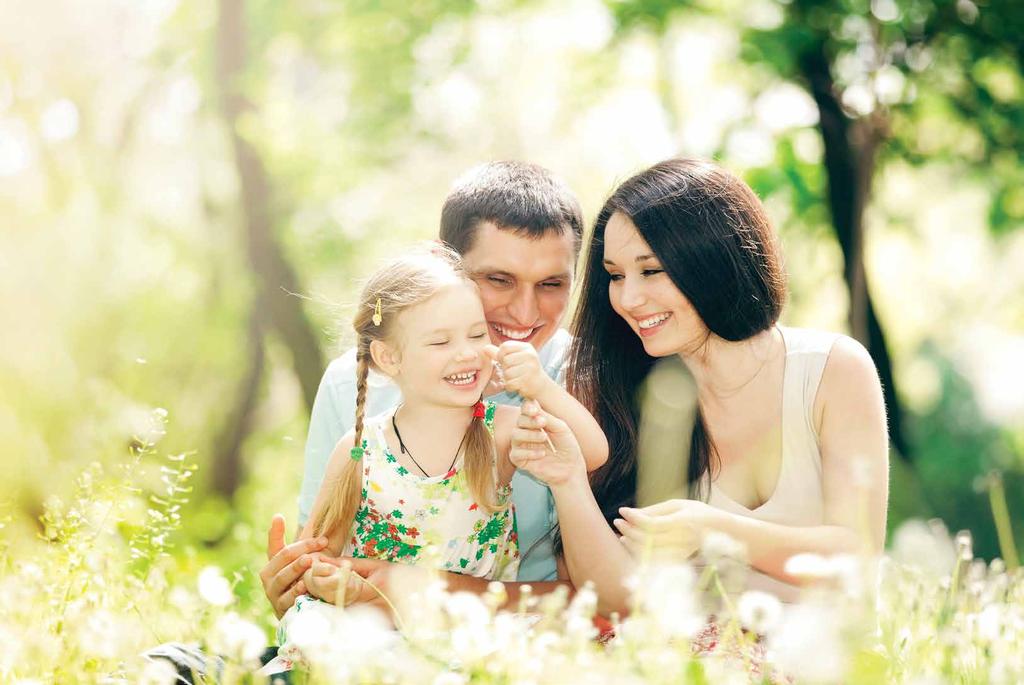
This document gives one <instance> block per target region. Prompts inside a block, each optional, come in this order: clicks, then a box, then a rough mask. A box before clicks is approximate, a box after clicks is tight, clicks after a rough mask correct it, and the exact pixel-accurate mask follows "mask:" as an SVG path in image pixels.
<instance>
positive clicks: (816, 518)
mask: <svg viewBox="0 0 1024 685" xmlns="http://www.w3.org/2000/svg"><path fill="white" fill-rule="evenodd" d="M779 330H780V331H781V333H782V339H783V342H784V343H785V345H786V366H785V369H784V371H783V377H782V426H781V434H782V464H781V465H780V468H779V480H778V483H777V484H776V486H775V491H774V492H773V493H772V494H771V496H770V497H769V498H768V499H767V500H766V501H765V502H764V503H763V504H762V505H761V506H759V507H757V508H756V509H747V508H746V507H745V506H743V505H742V504H740V503H738V502H736V501H735V500H733V499H732V498H730V497H729V496H728V495H726V494H725V493H724V492H722V491H721V490H719V489H718V487H717V485H716V484H715V483H714V482H712V483H711V488H710V495H709V498H708V504H710V505H711V506H713V507H717V508H719V509H722V510H724V511H728V512H730V513H732V514H737V515H740V516H749V517H750V518H754V519H757V520H759V521H768V522H771V523H778V524H782V525H787V526H819V525H823V524H824V522H825V505H824V504H825V503H824V490H823V486H822V482H821V450H820V447H819V444H818V432H817V430H816V428H815V425H814V400H815V398H816V397H817V395H818V385H819V384H820V383H821V375H822V372H823V371H824V370H825V363H826V362H827V361H828V355H829V353H830V352H831V350H832V345H833V343H835V341H836V339H837V338H838V337H839V336H838V335H837V334H836V333H828V332H825V331H815V330H808V329H802V328H783V327H782V326H780V327H779ZM747 589H751V590H761V591H763V592H770V593H772V594H774V595H775V596H777V597H778V598H779V599H781V600H782V601H784V602H795V601H796V600H797V599H798V598H799V594H800V589H799V588H798V587H797V586H795V585H791V584H789V583H785V582H783V581H781V580H777V579H775V578H772V577H771V576H769V575H766V574H764V573H761V572H760V571H757V570H755V569H751V570H750V575H749V576H748V578H747Z"/></svg>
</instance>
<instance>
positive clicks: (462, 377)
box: [444, 371, 476, 385]
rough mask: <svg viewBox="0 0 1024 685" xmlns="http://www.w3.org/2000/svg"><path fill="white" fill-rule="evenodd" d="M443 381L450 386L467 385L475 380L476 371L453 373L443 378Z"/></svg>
mask: <svg viewBox="0 0 1024 685" xmlns="http://www.w3.org/2000/svg"><path fill="white" fill-rule="evenodd" d="M444 379H445V380H446V381H448V382H449V383H451V384H452V385H469V384H471V383H473V382H474V381H475V380H476V371H468V372H466V373H453V374H452V375H451V376H445V377H444Z"/></svg>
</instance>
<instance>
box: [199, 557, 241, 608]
mask: <svg viewBox="0 0 1024 685" xmlns="http://www.w3.org/2000/svg"><path fill="white" fill-rule="evenodd" d="M198 586H199V596H200V597H202V598H203V600H204V601H205V602H206V603H207V604H210V605H212V606H215V607H226V606H228V605H229V604H231V603H232V602H234V601H235V595H234V593H233V592H232V591H231V583H230V582H229V581H228V579H227V578H225V577H224V574H223V572H222V571H221V570H220V568H219V567H217V566H207V567H206V568H204V569H203V570H202V571H200V572H199V583H198Z"/></svg>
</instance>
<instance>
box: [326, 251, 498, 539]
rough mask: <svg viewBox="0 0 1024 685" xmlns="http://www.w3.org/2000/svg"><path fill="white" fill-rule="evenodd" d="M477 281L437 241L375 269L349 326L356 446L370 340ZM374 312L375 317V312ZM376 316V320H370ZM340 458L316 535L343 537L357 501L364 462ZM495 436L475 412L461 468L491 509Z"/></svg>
mask: <svg viewBox="0 0 1024 685" xmlns="http://www.w3.org/2000/svg"><path fill="white" fill-rule="evenodd" d="M459 284H464V285H471V286H472V287H473V288H476V284H475V283H474V282H473V281H472V280H471V279H470V278H469V276H468V274H467V273H466V271H465V270H464V268H463V266H462V259H461V258H460V257H459V255H458V253H456V252H455V251H453V250H451V249H450V248H448V247H445V246H443V245H441V244H431V245H430V246H429V248H423V249H419V250H414V251H412V252H409V253H408V254H406V255H403V256H401V257H398V258H397V259H394V260H392V261H390V262H388V263H387V264H385V265H384V266H383V267H382V268H380V269H379V270H378V271H377V272H376V273H374V274H373V275H372V276H371V277H370V278H369V280H368V281H367V282H366V285H365V286H363V291H362V294H361V295H360V296H359V303H358V307H357V309H356V315H355V317H354V319H353V320H352V327H353V329H355V333H356V417H355V442H354V445H355V447H362V446H363V419H364V418H365V416H364V413H365V410H366V382H367V375H368V374H369V371H370V366H371V365H372V364H373V360H372V359H371V357H370V343H371V342H373V341H374V340H380V341H382V342H391V343H392V344H394V342H395V341H396V340H397V335H396V333H397V332H398V316H399V315H400V314H401V313H402V312H403V311H405V310H406V309H408V308H409V307H413V306H416V305H418V304H422V303H424V302H426V301H427V300H429V299H430V298H431V297H433V296H434V295H436V294H437V293H438V292H440V291H441V290H443V289H444V288H446V287H449V286H452V285H459ZM376 314H379V315H380V316H379V317H376V316H375V315H376ZM375 318H376V322H375ZM354 455H355V456H353V457H352V458H351V459H348V460H347V461H346V462H345V466H344V467H343V469H342V472H341V475H340V476H339V477H338V478H337V480H335V482H334V483H333V484H332V487H333V492H332V493H331V496H330V497H328V498H327V503H326V505H325V506H324V507H323V508H322V509H321V510H320V511H319V512H317V513H316V516H315V519H314V525H313V527H314V529H315V530H316V535H318V536H320V535H328V536H331V535H332V534H333V533H335V532H337V531H341V533H342V535H347V532H348V530H349V529H350V528H351V526H352V522H353V521H354V520H355V516H356V512H357V511H358V510H359V505H360V502H361V500H362V490H363V460H362V457H361V456H360V455H359V453H358V452H354ZM493 464H494V439H493V438H492V437H491V433H490V431H489V430H488V429H487V426H486V425H485V423H484V420H483V419H482V418H478V417H476V416H474V418H473V419H472V423H470V426H469V433H468V434H467V435H466V449H465V458H464V462H463V471H464V473H465V476H466V483H467V485H468V487H469V491H470V494H472V496H473V499H474V501H476V503H477V504H479V505H480V506H481V507H483V508H484V509H486V510H487V511H494V510H495V508H496V504H495V502H494V489H495V483H494V472H493Z"/></svg>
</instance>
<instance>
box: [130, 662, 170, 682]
mask: <svg viewBox="0 0 1024 685" xmlns="http://www.w3.org/2000/svg"><path fill="white" fill-rule="evenodd" d="M138 682H139V685H174V684H175V683H177V682H178V672H177V671H176V670H175V668H174V666H173V665H171V662H170V661H168V660H167V659H149V660H147V661H146V665H145V667H143V669H142V672H141V673H140V674H139V680H138Z"/></svg>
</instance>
